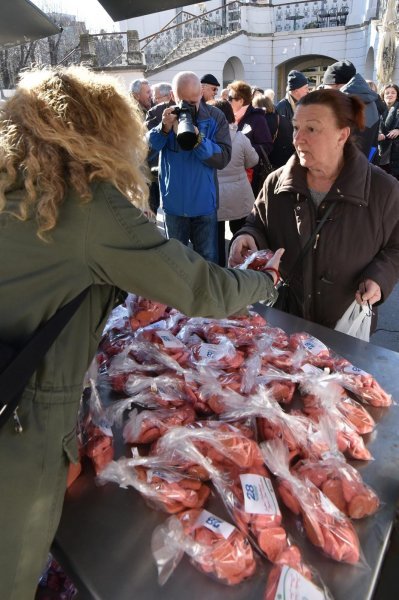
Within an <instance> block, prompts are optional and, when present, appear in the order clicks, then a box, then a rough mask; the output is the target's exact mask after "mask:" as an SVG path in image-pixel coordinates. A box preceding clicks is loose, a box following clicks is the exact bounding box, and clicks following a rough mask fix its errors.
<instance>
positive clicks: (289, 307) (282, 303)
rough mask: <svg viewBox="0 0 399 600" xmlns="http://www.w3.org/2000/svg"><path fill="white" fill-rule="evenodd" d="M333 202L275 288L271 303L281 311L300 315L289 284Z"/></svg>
mask: <svg viewBox="0 0 399 600" xmlns="http://www.w3.org/2000/svg"><path fill="white" fill-rule="evenodd" d="M335 204H336V203H335V202H332V203H331V204H330V206H329V207H328V208H327V210H326V212H325V213H324V215H323V218H322V219H321V221H320V222H319V224H318V225H317V227H316V229H315V230H314V231H313V233H312V235H311V236H310V238H309V239H308V241H307V242H306V244H305V245H304V247H303V248H302V250H301V252H300V254H299V255H298V257H297V259H296V261H295V263H294V266H293V267H292V269H291V271H290V272H289V274H288V275H287V277H286V278H285V279H284V280H283V281H282V282H281V283H280V285H279V286H278V288H277V289H278V298H277V300H276V302H275V303H274V304H273V308H277V309H278V310H282V311H283V312H286V313H289V314H291V315H295V316H297V317H301V316H302V307H301V303H300V301H299V300H298V298H297V297H296V295H295V293H294V291H293V290H292V288H291V285H290V284H291V281H292V278H293V277H294V275H295V272H296V270H297V269H298V267H300V265H301V263H302V261H303V259H304V258H305V256H306V254H307V253H308V252H309V250H310V248H311V247H312V246H313V244H314V243H315V241H316V238H317V236H318V235H319V233H320V231H321V228H322V227H323V225H324V224H325V223H326V221H327V219H328V217H329V216H330V214H331V211H332V210H333V208H334V206H335Z"/></svg>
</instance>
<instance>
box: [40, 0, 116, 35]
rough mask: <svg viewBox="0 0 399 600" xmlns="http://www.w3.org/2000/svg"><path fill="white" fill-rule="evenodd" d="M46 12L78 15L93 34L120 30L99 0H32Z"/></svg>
mask: <svg viewBox="0 0 399 600" xmlns="http://www.w3.org/2000/svg"><path fill="white" fill-rule="evenodd" d="M31 2H32V4H35V5H36V6H37V7H38V8H40V9H41V10H43V11H44V12H48V11H51V12H61V13H66V14H70V15H76V17H77V19H78V20H79V21H85V22H86V26H87V28H88V29H89V31H90V32H91V33H95V32H98V31H100V29H105V31H107V32H108V31H116V30H119V28H118V27H117V25H116V23H114V22H113V20H112V19H111V17H110V16H109V14H108V13H107V12H106V11H105V10H104V9H103V7H102V6H101V4H100V3H99V2H97V0H31Z"/></svg>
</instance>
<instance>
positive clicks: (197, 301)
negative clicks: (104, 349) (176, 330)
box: [0, 61, 399, 600]
mask: <svg viewBox="0 0 399 600" xmlns="http://www.w3.org/2000/svg"><path fill="white" fill-rule="evenodd" d="M220 87H221V86H220V83H219V82H218V81H217V79H216V78H215V77H214V76H213V75H212V74H206V75H204V76H203V77H202V78H200V77H198V76H197V74H195V73H193V72H181V73H179V74H177V75H176V76H175V77H174V79H173V81H172V82H171V83H170V84H169V83H161V84H157V85H155V86H150V84H149V83H148V81H146V80H143V79H142V80H135V81H133V82H132V85H131V93H130V94H126V93H125V91H124V90H122V89H121V88H120V87H119V85H118V83H117V82H116V81H115V80H114V79H112V78H109V77H108V76H106V75H105V74H99V73H94V72H92V71H90V70H88V69H86V68H84V67H68V68H63V67H55V68H49V69H33V70H32V71H27V72H25V73H24V74H23V75H22V77H21V81H20V83H19V85H18V88H17V90H16V92H15V94H14V95H13V96H12V97H11V98H10V99H8V100H7V101H6V102H5V103H4V105H3V106H2V107H1V108H0V227H1V231H2V236H1V238H0V249H1V251H2V254H3V256H5V257H7V259H6V260H4V261H2V266H1V271H0V274H1V277H0V289H1V292H2V293H1V295H0V298H1V303H0V307H1V312H0V314H1V317H0V340H1V341H2V342H3V343H4V342H7V345H8V347H12V348H13V349H14V351H13V355H14V354H18V352H20V351H22V350H23V349H25V347H26V345H27V343H28V340H30V339H31V338H32V336H34V335H35V332H37V331H40V330H41V328H42V327H43V326H44V325H45V324H46V323H47V322H48V321H49V320H50V319H51V317H53V316H54V315H57V313H58V312H59V311H60V309H62V307H64V306H66V305H68V304H69V302H70V301H72V300H73V299H74V298H75V299H76V298H82V293H83V292H84V291H85V290H87V291H86V295H85V296H84V299H83V300H82V301H81V304H79V307H78V308H77V309H76V312H75V314H74V315H73V317H72V318H71V319H70V321H69V322H68V323H67V324H66V325H65V326H64V329H63V330H62V333H61V334H59V336H58V337H57V338H56V340H55V341H53V342H52V345H51V349H50V351H49V352H47V353H46V354H44V355H43V356H41V357H40V361H39V362H38V367H37V369H36V371H35V373H34V375H33V377H31V379H30V381H29V384H28V385H27V387H26V389H25V390H24V392H23V393H22V395H19V396H18V398H17V399H18V402H19V407H18V411H17V412H18V414H16V413H14V416H15V417H17V416H18V423H19V425H18V431H20V433H21V434H20V435H16V431H15V426H14V423H13V420H12V419H9V420H8V421H7V422H5V424H4V425H3V427H2V428H1V430H0V472H1V474H2V482H3V491H2V509H3V510H2V512H1V515H0V529H1V532H2V536H1V542H0V567H1V572H0V597H1V598H2V600H3V599H4V600H19V599H20V598H24V599H25V598H26V599H27V600H28V599H29V598H33V595H34V591H35V588H36V583H37V580H38V576H39V574H40V571H41V569H42V567H43V565H44V563H45V560H46V556H47V552H48V549H49V545H50V543H51V541H52V539H53V537H54V534H55V531H56V528H57V524H58V522H59V518H60V514H61V508H62V502H63V495H64V490H65V484H66V474H67V468H68V459H71V458H73V457H76V453H77V444H76V436H75V423H76V414H77V407H78V404H79V400H80V396H81V388H82V380H83V377H84V374H85V372H86V370H87V368H88V366H89V364H90V362H91V360H92V359H93V357H94V355H95V352H96V349H97V346H98V343H99V340H100V336H101V333H102V331H103V329H104V325H105V322H106V320H107V317H108V315H109V313H110V311H111V310H112V307H113V306H114V304H115V301H116V299H117V298H118V292H119V291H120V290H125V291H130V292H134V293H136V294H138V295H142V296H144V297H147V298H151V299H153V300H156V301H159V302H162V303H164V304H166V305H168V306H173V307H175V308H177V309H179V310H180V311H182V312H183V313H185V314H186V315H188V316H193V315H195V316H204V317H214V318H223V317H227V316H229V315H232V314H234V313H237V312H242V309H243V308H244V307H246V306H248V305H249V304H252V303H254V302H257V301H260V300H267V301H269V302H271V303H272V302H274V301H275V300H276V298H277V296H278V293H277V291H278V289H277V286H278V283H279V281H280V279H281V276H282V277H283V279H285V280H289V281H290V284H291V285H290V286H289V295H291V299H290V302H289V303H288V304H287V307H288V308H286V310H287V311H288V312H292V313H295V314H297V315H298V316H302V317H305V318H306V319H308V320H311V321H314V322H317V323H321V324H323V325H326V326H328V327H332V328H333V327H334V325H335V323H336V321H337V320H338V319H339V317H340V316H341V315H342V314H343V313H344V311H345V310H346V309H347V308H348V306H349V305H350V303H351V302H352V301H355V300H356V301H357V302H358V303H359V304H360V303H361V304H365V303H367V302H368V303H369V304H370V306H372V307H373V311H374V312H375V306H376V305H377V304H378V303H380V302H382V301H384V300H385V299H386V298H387V296H388V295H389V293H390V291H391V290H392V288H393V286H394V285H395V283H396V282H397V280H398V276H399V183H398V181H397V178H396V177H395V176H396V175H397V173H398V172H399V167H398V162H397V161H398V158H399V156H398V155H399V153H398V147H397V144H399V121H398V107H399V102H398V91H399V90H398V88H397V87H396V86H394V85H390V86H387V87H386V88H384V90H383V101H384V104H383V105H381V103H378V102H377V100H378V94H377V93H376V92H375V91H374V90H372V88H371V87H370V85H369V84H368V83H367V82H366V81H365V80H364V79H363V77H362V76H361V75H360V74H358V73H356V70H355V67H354V66H353V65H352V64H351V63H350V62H349V61H340V62H338V63H335V64H334V65H331V66H330V67H329V68H328V69H327V71H326V74H325V78H324V83H323V86H322V88H323V89H319V90H312V91H310V88H309V82H308V81H307V79H306V77H305V76H304V74H303V73H300V72H298V71H291V72H290V73H289V75H288V80H287V91H286V97H285V98H284V99H283V100H281V101H280V102H278V103H277V105H276V106H275V105H274V98H273V93H272V92H271V91H270V90H267V91H263V90H261V89H259V88H255V87H251V86H250V85H249V84H248V83H246V82H244V81H235V82H232V83H231V84H230V85H229V86H228V88H227V90H222V92H221V95H220V98H218V93H219V88H220ZM324 88H325V89H324ZM145 124H146V125H145ZM356 138H357V141H356ZM357 144H359V145H357ZM373 160H374V161H375V160H379V161H380V165H381V166H380V167H379V166H376V165H375V164H373V163H372V161H373ZM148 198H149V201H148V200H147V199H148ZM159 206H161V207H162V209H163V211H164V214H165V223H166V232H167V238H168V239H167V238H165V236H163V235H162V234H161V233H160V232H159V231H158V228H157V226H156V224H155V223H154V222H152V221H153V219H151V218H150V219H149V218H148V217H151V216H152V215H153V214H154V213H156V211H157V210H158V207H159ZM226 221H228V222H229V226H230V229H231V231H232V232H233V234H234V237H233V240H232V244H231V247H230V255H229V259H228V262H229V265H230V266H235V265H237V264H239V263H240V262H242V261H243V259H244V258H245V256H246V255H247V254H248V251H253V250H257V249H264V248H267V249H269V250H271V251H272V252H274V255H273V257H272V258H271V259H270V260H269V261H268V262H267V264H266V265H265V268H264V270H263V271H251V270H239V269H233V268H229V269H226V268H222V267H221V266H220V265H218V264H217V263H218V262H219V263H220V264H224V262H225V261H226V257H225V255H224V247H225V244H224V225H225V223H226ZM218 222H220V225H219V226H218ZM218 236H219V239H218ZM190 242H191V244H192V246H193V250H192V249H191V248H189V247H188V245H189V243H190ZM21 298H28V299H29V301H28V302H21ZM7 360H8V361H9V360H11V359H10V357H8V359H7ZM4 366H5V365H4V364H3V365H2V367H3V368H4ZM3 408H4V406H2V404H0V416H1V413H2V412H3ZM32 540H34V547H35V552H32V551H31V548H32Z"/></svg>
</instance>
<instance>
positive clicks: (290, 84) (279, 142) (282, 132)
mask: <svg viewBox="0 0 399 600" xmlns="http://www.w3.org/2000/svg"><path fill="white" fill-rule="evenodd" d="M286 92H287V93H286V95H285V98H283V99H282V100H280V102H279V103H278V104H277V106H276V113H277V114H278V115H279V119H280V120H279V126H278V130H277V131H278V134H277V137H276V139H275V140H274V143H273V151H272V153H271V155H270V160H271V162H272V165H273V166H274V167H276V168H277V167H280V166H282V165H285V163H286V162H287V160H288V159H289V158H290V157H291V156H292V154H294V152H295V148H294V146H293V144H292V135H293V131H294V130H293V127H292V123H291V121H292V117H293V116H294V110H295V106H296V103H297V102H298V101H299V100H300V99H301V98H303V96H306V94H308V93H309V82H308V80H307V78H306V77H305V75H304V74H303V73H301V72H300V71H290V72H289V73H288V77H287V88H286Z"/></svg>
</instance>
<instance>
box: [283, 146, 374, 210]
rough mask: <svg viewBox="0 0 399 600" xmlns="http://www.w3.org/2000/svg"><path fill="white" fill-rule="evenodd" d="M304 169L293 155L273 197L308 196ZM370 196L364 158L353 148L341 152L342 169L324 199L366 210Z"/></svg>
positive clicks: (366, 165) (367, 169) (349, 147)
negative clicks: (342, 153) (364, 207)
mask: <svg viewBox="0 0 399 600" xmlns="http://www.w3.org/2000/svg"><path fill="white" fill-rule="evenodd" d="M306 171H307V169H306V168H305V167H301V165H300V164H299V159H298V156H297V154H296V153H295V154H293V155H292V156H291V158H290V159H289V161H288V162H287V163H286V165H285V166H284V167H282V169H281V171H280V174H279V176H278V179H277V183H276V186H275V190H274V193H275V194H280V193H282V192H291V193H292V192H293V193H295V194H300V195H304V196H309V188H308V184H307V181H306ZM369 193H370V168H369V163H368V160H367V158H366V157H365V156H364V154H363V153H362V152H361V151H360V150H358V149H357V148H356V147H355V146H354V145H352V144H350V145H349V146H348V147H347V148H345V151H344V166H343V168H342V171H341V172H340V174H339V175H338V177H337V179H336V180H335V182H334V183H333V185H332V186H331V189H330V191H329V192H328V194H327V196H326V199H327V200H331V201H336V200H338V201H345V202H351V203H353V204H360V205H362V206H367V205H368V202H369Z"/></svg>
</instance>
